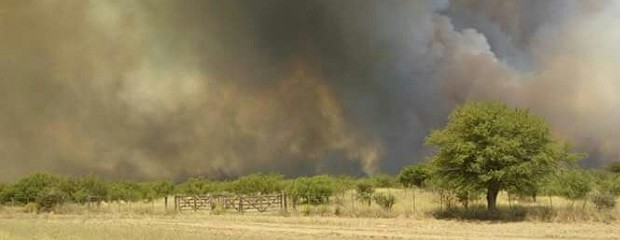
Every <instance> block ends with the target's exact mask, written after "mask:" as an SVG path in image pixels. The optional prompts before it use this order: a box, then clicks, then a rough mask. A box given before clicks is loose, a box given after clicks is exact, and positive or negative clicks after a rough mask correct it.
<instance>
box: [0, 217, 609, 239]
mask: <svg viewBox="0 0 620 240" xmlns="http://www.w3.org/2000/svg"><path fill="white" fill-rule="evenodd" d="M335 238H338V239H377V238H381V239H383V238H389V239H393V238H396V239H618V238H620V225H618V224H604V223H541V222H513V223H488V222H463V221H446V220H435V219H411V218H409V219H408V218H388V219H383V218H339V217H318V216H311V217H302V216H291V217H284V216H256V215H250V216H245V215H236V214H233V215H209V214H183V215H158V216H153V215H123V214H97V215H73V214H70V215H32V214H26V215H12V216H2V218H1V219H0V239H93V240H98V239H335Z"/></svg>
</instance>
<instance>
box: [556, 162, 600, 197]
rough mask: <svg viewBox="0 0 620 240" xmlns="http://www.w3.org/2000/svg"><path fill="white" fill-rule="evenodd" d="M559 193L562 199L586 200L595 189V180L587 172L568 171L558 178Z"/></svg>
mask: <svg viewBox="0 0 620 240" xmlns="http://www.w3.org/2000/svg"><path fill="white" fill-rule="evenodd" d="M557 181H558V182H557V183H556V184H558V185H560V186H562V187H559V188H557V193H558V195H560V196H561V197H564V198H567V199H569V200H572V201H575V200H579V199H586V197H587V196H588V193H590V191H592V189H593V188H594V179H593V178H592V176H591V175H590V174H589V173H588V172H587V171H585V170H578V169H575V170H566V171H564V172H562V173H560V175H559V176H558V179H557Z"/></svg>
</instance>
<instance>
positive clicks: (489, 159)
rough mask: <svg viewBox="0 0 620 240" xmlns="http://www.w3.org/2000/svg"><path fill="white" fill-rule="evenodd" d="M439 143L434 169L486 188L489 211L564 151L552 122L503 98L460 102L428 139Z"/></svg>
mask: <svg viewBox="0 0 620 240" xmlns="http://www.w3.org/2000/svg"><path fill="white" fill-rule="evenodd" d="M426 143H427V144H428V145H431V146H434V147H437V152H436V153H435V155H433V156H432V158H431V160H432V165H433V168H434V173H435V174H436V175H437V177H439V178H443V179H444V180H445V181H446V182H449V183H450V185H461V186H464V188H467V189H484V190H485V191H486V200H487V206H488V209H489V211H493V210H495V209H496V205H497V195H498V194H499V192H500V191H502V190H505V189H508V188H519V186H525V185H533V184H534V183H535V182H536V181H537V179H540V178H541V177H543V176H544V175H546V174H548V173H549V172H551V171H552V170H553V169H554V168H555V167H556V166H558V165H559V163H560V162H561V160H564V159H572V158H573V157H576V156H574V155H569V154H567V153H566V148H565V147H562V146H560V145H558V144H557V143H556V142H555V141H554V140H553V139H552V137H551V132H550V130H549V126H548V124H547V123H546V122H545V121H544V120H543V119H542V118H540V117H537V116H534V115H532V114H531V113H530V112H529V111H528V110H526V109H519V108H514V109H513V108H509V107H508V106H507V105H505V104H502V103H489V102H470V103H466V104H464V105H462V106H459V107H457V108H456V109H455V110H454V111H453V112H452V114H451V115H450V117H449V119H448V124H447V125H446V127H445V128H444V129H441V130H435V131H433V132H432V133H431V134H430V135H429V136H428V138H427V139H426Z"/></svg>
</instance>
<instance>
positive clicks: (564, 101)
mask: <svg viewBox="0 0 620 240" xmlns="http://www.w3.org/2000/svg"><path fill="white" fill-rule="evenodd" d="M615 26H620V2H619V1H613V0H610V1H596V0H589V1H584V0H574V1H570V0H557V1H556V0H546V1H539V0H523V1H516V0H515V1H491V0H487V1H482V0H462V1H457V0H455V1H422V0H416V1H413V0H412V1H398V0H392V1H379V0H376V1H367V0H350V1H349V0H337V1H334V0H314V1H312V0H308V1H296V0H259V1H247V0H242V1H236V0H225V1H224V0H195V1H191V0H188V1H172V0H169V1H161V0H144V1H138V0H136V1H132V0H109V1H107V0H93V1H86V0H79V1H78V0H76V1H60V0H57V1H54V0H46V1H34V0H33V1H29V0H8V1H0V180H11V179H15V178H17V177H20V176H23V175H25V174H29V173H32V172H36V171H52V172H57V173H63V174H72V175H81V174H98V175H102V176H105V177H114V178H133V179H154V178H182V177H185V176H189V175H207V176H210V177H223V176H234V175H238V174H245V173H248V172H254V171H278V172H281V173H284V174H287V175H290V176H295V175H300V174H316V173H334V174H344V173H346V174H364V173H376V172H388V173H394V172H397V171H398V170H399V169H400V168H402V167H403V166H405V165H408V164H411V163H414V162H420V161H423V160H424V158H425V156H427V155H428V154H429V152H430V149H428V148H427V147H425V146H424V145H423V141H424V138H425V136H426V135H428V133H429V131H430V130H431V129H434V128H439V127H441V126H442V125H443V124H444V123H445V121H446V117H447V115H448V114H449V112H450V111H451V109H452V108H453V107H454V106H455V105H457V104H460V103H462V102H464V101H466V100H472V99H473V100H499V101H504V102H507V103H509V104H511V105H513V106H520V107H527V108H530V109H532V111H533V112H535V113H537V114H540V115H542V116H544V117H545V118H546V119H548V120H549V121H550V122H551V124H552V127H553V132H554V134H555V135H556V136H557V137H558V138H560V139H562V140H566V141H570V142H572V143H573V145H574V146H575V147H576V148H577V149H579V150H581V151H585V152H587V153H588V154H589V158H588V159H586V160H584V164H586V165H588V166H600V165H602V164H604V163H606V162H609V161H614V160H618V157H619V156H620V154H619V153H620V150H618V149H620V128H619V127H618V122H620V110H618V109H620V95H619V94H618V93H620V67H619V66H620V44H618V43H620V28H617V27H615Z"/></svg>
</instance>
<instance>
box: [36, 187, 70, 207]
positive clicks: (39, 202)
mask: <svg viewBox="0 0 620 240" xmlns="http://www.w3.org/2000/svg"><path fill="white" fill-rule="evenodd" d="M67 198H68V194H67V193H66V192H63V191H61V190H59V189H58V188H45V190H44V191H42V192H40V193H39V194H38V195H37V198H36V199H35V203H36V208H37V211H38V212H50V211H54V210H55V209H56V208H57V207H58V206H60V205H62V204H63V203H64V202H65V201H66V199H67Z"/></svg>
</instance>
